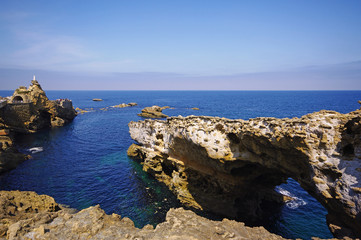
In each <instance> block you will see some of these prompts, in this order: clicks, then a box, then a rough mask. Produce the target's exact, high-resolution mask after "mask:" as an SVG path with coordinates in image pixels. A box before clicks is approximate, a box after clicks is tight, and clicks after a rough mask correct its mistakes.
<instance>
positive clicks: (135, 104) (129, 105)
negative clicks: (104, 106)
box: [112, 103, 138, 108]
mask: <svg viewBox="0 0 361 240" xmlns="http://www.w3.org/2000/svg"><path fill="white" fill-rule="evenodd" d="M137 105H138V104H137V103H121V104H118V105H115V106H112V107H113V108H125V107H134V106H137Z"/></svg>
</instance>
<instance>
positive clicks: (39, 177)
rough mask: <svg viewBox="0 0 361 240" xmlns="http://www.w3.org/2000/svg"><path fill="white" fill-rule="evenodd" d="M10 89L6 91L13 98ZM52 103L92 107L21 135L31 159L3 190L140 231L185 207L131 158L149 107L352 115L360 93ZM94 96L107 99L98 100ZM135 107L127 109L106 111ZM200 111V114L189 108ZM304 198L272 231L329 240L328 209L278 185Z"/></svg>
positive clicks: (90, 94) (64, 94)
mask: <svg viewBox="0 0 361 240" xmlns="http://www.w3.org/2000/svg"><path fill="white" fill-rule="evenodd" d="M11 94H12V92H11V91H0V96H9V95H11ZM47 96H48V97H49V98H50V99H57V98H69V99H72V100H73V104H74V107H80V108H82V109H84V108H86V109H91V108H92V109H93V110H92V111H91V112H89V113H85V114H80V115H78V116H77V117H76V118H75V119H74V121H73V122H72V123H71V124H69V125H67V126H65V127H63V128H59V129H54V130H46V131H42V132H39V133H37V134H31V135H19V136H17V143H18V147H19V149H20V150H21V151H23V152H27V153H29V150H28V149H30V148H33V147H42V148H43V151H41V152H37V153H34V154H32V156H33V158H32V159H31V160H29V161H26V162H24V163H23V164H21V165H20V166H18V168H16V169H15V170H13V171H10V172H8V173H5V174H3V175H1V176H0V189H1V190H16V189H18V190H29V191H36V192H37V193H39V194H48V195H51V196H53V197H54V198H55V200H56V201H57V202H59V203H62V204H66V205H69V206H70V207H73V208H77V209H83V208H86V207H89V206H91V205H95V204H100V206H101V207H102V208H103V209H104V210H105V211H106V212H107V213H108V214H110V213H113V212H115V213H118V214H120V215H121V216H123V217H130V218H131V219H132V220H134V221H135V223H136V226H138V227H141V226H143V225H145V224H148V223H150V224H157V223H159V222H161V221H164V217H165V213H166V212H167V211H168V209H169V208H170V207H179V206H180V205H179V203H178V202H177V200H176V199H175V197H174V196H173V195H172V194H171V193H170V192H169V191H168V190H167V188H166V187H164V186H163V185H162V184H160V183H158V182H156V181H155V180H153V179H152V178H151V177H149V176H148V175H147V174H145V173H144V172H142V170H141V166H140V165H139V164H138V163H136V162H134V161H132V160H131V159H129V158H128V157H127V155H126V151H127V148H128V147H129V146H130V145H131V143H132V142H133V141H132V139H131V138H130V136H129V133H128V126H127V124H128V123H129V122H130V121H137V120H141V118H140V117H138V116H137V113H139V112H140V111H141V109H142V108H144V107H146V106H152V105H159V106H166V105H167V106H171V107H174V108H175V109H166V110H164V111H163V112H164V113H165V114H167V115H169V116H178V115H182V116H187V115H208V116H220V117H226V118H233V119H238V118H242V119H248V118H254V117H279V118H283V117H300V116H302V115H304V114H307V113H311V112H315V111H319V110H321V109H327V110H335V111H338V112H342V113H346V112H350V111H353V110H356V109H357V108H359V107H360V106H359V104H358V103H357V100H360V99H361V91H306V92H304V91H279V92H277V91H47ZM92 98H102V99H103V100H104V101H102V102H93V101H92V100H91V99H92ZM129 102H137V103H138V106H135V107H129V108H121V109H119V108H110V109H109V110H108V111H101V110H100V108H103V107H109V106H113V105H117V104H120V103H129ZM192 107H198V108H200V110H199V111H195V110H191V109H190V108H192ZM279 190H280V191H288V192H289V193H290V194H291V195H292V196H294V197H297V198H298V200H297V201H295V202H293V203H291V204H289V205H288V206H287V205H286V206H284V207H282V208H281V209H280V211H279V212H277V214H274V216H272V217H271V219H269V226H267V227H268V228H269V229H270V230H271V231H273V232H275V233H277V234H280V235H282V236H284V237H287V238H303V239H310V237H311V236H317V237H321V238H330V237H332V235H331V234H330V232H329V230H328V228H327V226H326V221H325V215H326V211H325V210H324V209H323V207H322V206H321V205H320V204H319V203H318V202H317V201H316V200H314V199H313V198H312V197H310V196H309V195H308V194H307V193H306V192H305V191H304V190H303V189H301V188H300V187H299V185H298V184H297V183H296V182H295V181H293V180H292V179H290V180H289V183H288V184H283V185H282V186H279Z"/></svg>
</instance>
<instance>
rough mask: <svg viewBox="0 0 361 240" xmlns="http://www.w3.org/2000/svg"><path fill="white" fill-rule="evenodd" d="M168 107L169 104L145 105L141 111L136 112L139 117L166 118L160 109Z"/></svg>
mask: <svg viewBox="0 0 361 240" xmlns="http://www.w3.org/2000/svg"><path fill="white" fill-rule="evenodd" d="M167 108H170V107H169V106H165V107H159V106H152V107H145V108H144V109H142V112H141V113H139V114H138V116H140V117H144V118H166V117H168V116H167V115H165V114H164V113H162V111H163V110H164V109H167Z"/></svg>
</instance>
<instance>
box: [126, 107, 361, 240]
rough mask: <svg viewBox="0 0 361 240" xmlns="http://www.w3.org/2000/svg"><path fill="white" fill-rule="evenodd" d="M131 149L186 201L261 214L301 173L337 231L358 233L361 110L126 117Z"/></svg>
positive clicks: (225, 211)
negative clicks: (256, 115)
mask: <svg viewBox="0 0 361 240" xmlns="http://www.w3.org/2000/svg"><path fill="white" fill-rule="evenodd" d="M129 129H130V135H131V137H132V138H133V139H134V140H135V141H136V142H137V143H138V145H135V144H133V145H132V146H130V148H129V149H128V155H129V156H132V157H134V158H137V159H140V161H141V162H142V164H143V170H144V171H146V172H148V173H150V174H152V175H153V176H154V177H155V178H156V179H157V180H159V181H161V182H163V183H165V184H166V185H167V186H168V187H169V189H171V190H172V191H173V192H174V193H175V194H176V195H177V197H178V199H179V200H180V201H181V202H182V203H184V204H185V205H187V206H191V207H194V208H198V209H203V210H207V211H212V212H215V213H218V214H222V215H224V216H228V217H232V218H238V219H242V218H247V219H250V218H252V217H259V216H262V214H263V208H262V206H265V205H267V204H268V203H272V202H274V201H281V200H282V196H280V194H278V193H276V192H275V191H274V189H275V186H277V185H279V184H281V183H284V182H286V180H287V179H288V178H293V179H294V180H296V181H297V182H298V183H299V184H300V185H301V187H302V188H303V189H305V190H306V191H307V192H308V193H309V194H310V195H311V196H313V197H314V198H315V199H317V200H318V201H319V202H320V203H321V204H322V205H323V206H324V207H325V208H326V209H327V211H328V215H327V223H328V225H329V228H330V230H331V232H332V233H333V234H334V235H335V236H336V237H343V236H349V237H360V236H361V159H360V158H361V110H357V111H354V112H350V113H348V114H341V113H337V112H334V111H325V110H323V111H320V112H316V113H312V114H308V115H305V116H303V117H301V118H292V119H288V118H285V119H277V118H255V119H250V120H247V121H245V120H230V119H225V118H217V117H202V116H200V117H197V116H189V117H172V118H167V120H164V121H161V120H149V119H147V120H144V121H139V122H130V123H129Z"/></svg>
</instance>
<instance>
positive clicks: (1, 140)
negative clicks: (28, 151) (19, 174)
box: [0, 135, 30, 173]
mask: <svg viewBox="0 0 361 240" xmlns="http://www.w3.org/2000/svg"><path fill="white" fill-rule="evenodd" d="M29 158H30V156H28V155H25V154H23V153H20V152H19V151H18V150H17V149H16V147H15V146H14V143H13V140H12V138H11V137H10V136H9V135H0V173H2V172H5V171H7V170H10V169H13V168H15V167H16V166H17V165H19V164H20V163H22V162H23V161H25V160H27V159H29Z"/></svg>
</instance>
